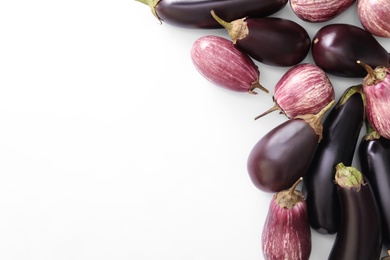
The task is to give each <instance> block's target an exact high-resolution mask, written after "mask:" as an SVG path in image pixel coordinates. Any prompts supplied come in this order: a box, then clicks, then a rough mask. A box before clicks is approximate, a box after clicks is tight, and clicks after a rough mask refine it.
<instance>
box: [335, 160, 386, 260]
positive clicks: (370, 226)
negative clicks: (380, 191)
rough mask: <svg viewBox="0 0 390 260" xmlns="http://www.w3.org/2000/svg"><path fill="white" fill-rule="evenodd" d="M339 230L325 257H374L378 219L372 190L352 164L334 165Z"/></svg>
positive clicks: (379, 236)
mask: <svg viewBox="0 0 390 260" xmlns="http://www.w3.org/2000/svg"><path fill="white" fill-rule="evenodd" d="M336 169H337V170H336V174H335V183H336V184H337V185H336V186H337V193H338V197H339V201H340V207H341V218H340V229H339V231H338V232H337V235H336V239H335V241H334V244H333V247H332V250H331V252H330V255H329V258H328V260H337V259H340V260H346V259H348V260H349V259H351V260H352V259H353V260H377V259H379V257H380V255H381V249H382V230H381V218H380V212H379V207H378V204H377V202H376V200H375V196H374V192H373V190H372V188H371V185H370V183H369V182H368V180H367V179H366V177H365V176H364V175H363V174H362V173H361V172H360V171H359V170H357V169H356V168H354V167H346V166H345V165H344V164H343V163H340V164H338V165H337V166H336Z"/></svg>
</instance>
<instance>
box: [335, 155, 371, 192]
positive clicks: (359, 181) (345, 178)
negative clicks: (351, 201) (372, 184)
mask: <svg viewBox="0 0 390 260" xmlns="http://www.w3.org/2000/svg"><path fill="white" fill-rule="evenodd" d="M335 183H336V184H338V185H339V186H340V187H342V188H345V189H351V188H355V189H356V190H357V191H359V190H360V188H361V186H362V185H363V186H364V185H366V183H365V182H364V180H363V174H362V173H361V172H360V171H359V170H358V169H356V168H355V167H352V166H345V165H344V164H343V163H342V162H341V163H339V164H337V165H336V175H335Z"/></svg>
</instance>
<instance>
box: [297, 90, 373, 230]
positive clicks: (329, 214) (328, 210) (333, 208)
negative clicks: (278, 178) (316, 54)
mask: <svg viewBox="0 0 390 260" xmlns="http://www.w3.org/2000/svg"><path fill="white" fill-rule="evenodd" d="M361 92H362V89H361V85H358V86H354V87H350V88H348V89H347V90H346V91H345V92H344V94H343V95H342V97H341V98H340V99H339V101H338V103H337V104H336V106H335V107H334V108H333V109H332V110H331V111H330V113H329V115H328V116H327V117H326V119H325V121H324V124H323V139H322V141H321V143H320V144H319V146H318V148H317V150H316V153H315V155H314V157H313V160H312V161H311V164H310V167H309V168H308V170H307V172H306V173H305V178H304V180H303V188H302V191H303V193H304V194H305V196H306V200H307V205H308V213H309V222H310V226H311V227H312V228H313V229H314V230H316V231H318V232H319V233H322V234H334V233H336V232H337V229H338V226H339V225H338V224H339V223H338V219H339V212H340V210H339V202H338V198H337V190H336V186H335V185H334V182H333V178H334V174H335V166H336V165H337V164H338V163H339V162H343V163H345V164H350V163H351V162H352V160H353V156H354V152H355V148H356V145H357V141H358V138H359V134H360V131H361V128H362V125H363V123H364V118H365V117H364V115H365V114H364V113H365V112H364V111H365V110H364V101H363V95H362V94H361Z"/></svg>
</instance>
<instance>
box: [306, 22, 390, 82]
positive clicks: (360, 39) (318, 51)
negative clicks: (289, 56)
mask: <svg viewBox="0 0 390 260" xmlns="http://www.w3.org/2000/svg"><path fill="white" fill-rule="evenodd" d="M311 51H312V55H313V59H314V62H315V63H316V65H317V66H319V67H320V68H322V69H323V70H324V71H325V72H327V73H329V74H333V75H335V76H342V77H351V78H357V77H362V78H363V77H364V76H366V75H367V72H366V70H365V69H364V68H363V67H362V66H360V65H359V64H357V61H358V60H362V61H364V62H365V63H367V64H368V65H370V66H371V67H373V68H375V67H377V66H384V67H390V64H389V58H390V57H389V52H388V51H387V50H386V49H385V48H384V47H383V46H382V45H381V44H380V43H379V42H378V41H377V40H376V39H375V37H374V36H373V35H372V34H371V33H369V32H368V31H366V30H364V29H362V28H360V27H357V26H355V25H351V24H329V25H326V26H324V27H322V28H321V29H319V30H318V31H317V33H316V34H315V36H314V37H313V41H312V50H311Z"/></svg>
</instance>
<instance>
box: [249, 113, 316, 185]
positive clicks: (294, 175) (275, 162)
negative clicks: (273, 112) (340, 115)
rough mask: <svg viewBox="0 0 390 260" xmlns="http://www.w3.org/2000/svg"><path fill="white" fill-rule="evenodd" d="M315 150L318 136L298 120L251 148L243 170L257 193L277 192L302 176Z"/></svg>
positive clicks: (271, 133) (285, 125) (273, 132)
mask: <svg viewBox="0 0 390 260" xmlns="http://www.w3.org/2000/svg"><path fill="white" fill-rule="evenodd" d="M317 146H318V135H317V134H316V133H315V132H314V130H313V128H312V127H311V126H310V125H309V124H308V123H306V122H305V121H304V120H302V119H289V120H287V121H286V122H284V123H282V124H280V125H278V126H277V127H275V128H274V129H272V130H271V131H270V132H268V133H267V134H266V135H264V136H263V137H262V138H261V139H260V140H259V141H258V142H257V143H256V144H255V146H254V147H253V148H252V150H251V152H250V154H249V157H248V161H247V170H248V173H249V176H250V178H251V180H252V182H253V184H254V185H255V187H257V188H258V189H259V190H261V191H265V192H278V191H281V190H285V189H287V188H289V187H291V186H292V185H293V184H294V182H295V181H296V180H297V179H299V177H302V176H303V174H304V173H305V172H306V169H307V168H308V166H309V164H310V161H311V159H312V158H313V155H314V152H315V150H316V148H317Z"/></svg>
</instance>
